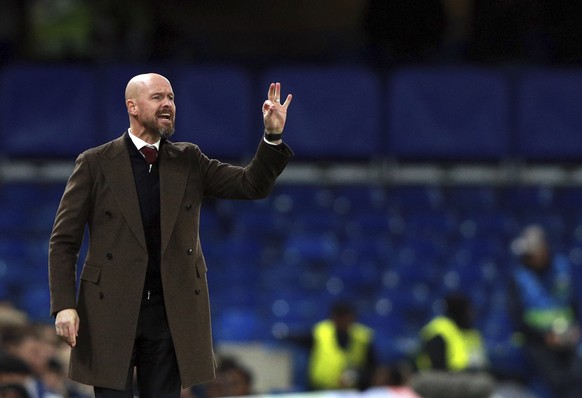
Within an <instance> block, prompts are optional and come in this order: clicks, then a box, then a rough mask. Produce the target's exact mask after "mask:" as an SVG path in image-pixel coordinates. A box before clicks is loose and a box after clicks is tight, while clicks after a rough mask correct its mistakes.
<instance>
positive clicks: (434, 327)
mask: <svg viewBox="0 0 582 398" xmlns="http://www.w3.org/2000/svg"><path fill="white" fill-rule="evenodd" d="M445 302H446V313H445V314H444V315H440V316H437V317H435V318H433V319H432V320H431V321H430V322H429V323H428V324H427V325H426V326H424V327H423V328H422V330H421V332H420V337H421V341H422V350H421V353H420V355H419V357H418V360H417V365H418V368H419V369H420V370H427V369H432V370H444V371H454V372H458V371H465V370H484V369H485V368H486V367H487V355H486V352H485V347H484V344H483V339H482V337H481V333H480V332H479V331H478V330H477V329H474V328H473V326H472V324H473V322H472V306H471V303H470V301H469V300H468V299H467V298H466V297H465V296H463V295H450V296H448V297H446V298H445Z"/></svg>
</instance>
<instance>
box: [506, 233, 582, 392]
mask: <svg viewBox="0 0 582 398" xmlns="http://www.w3.org/2000/svg"><path fill="white" fill-rule="evenodd" d="M512 251H513V253H514V254H515V255H516V256H517V259H518V262H519V264H517V265H516V267H515V269H514V271H513V278H512V281H511V284H510V297H509V300H508V303H509V305H510V313H511V314H512V316H513V319H514V322H515V323H516V326H517V330H518V331H519V332H520V333H521V335H522V336H523V343H524V345H523V350H524V354H525V357H526V359H527V360H528V365H529V366H530V367H531V370H532V371H533V372H534V373H535V375H536V379H537V380H541V381H543V382H545V383H546V384H547V387H548V388H549V390H550V394H551V395H550V396H551V397H560V398H566V397H579V396H580V392H581V391H582V367H581V361H580V357H579V355H578V353H577V347H578V346H579V343H580V324H579V313H578V308H577V307H578V306H577V304H576V295H575V293H576V292H577V287H576V278H575V277H574V276H573V274H572V269H571V264H570V263H569V261H568V259H567V257H565V256H563V255H561V254H560V253H553V252H552V250H551V248H550V247H549V243H548V239H547V237H546V233H545V231H544V229H543V228H542V227H540V226H538V225H529V226H527V227H525V228H524V229H523V231H522V233H521V235H520V236H519V237H518V238H517V239H515V240H514V241H513V243H512Z"/></svg>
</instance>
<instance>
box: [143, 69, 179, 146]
mask: <svg viewBox="0 0 582 398" xmlns="http://www.w3.org/2000/svg"><path fill="white" fill-rule="evenodd" d="M135 104H136V110H137V113H136V118H137V121H138V123H140V124H141V125H142V126H143V127H144V128H145V129H146V130H149V131H150V132H152V133H155V134H158V135H159V136H160V137H162V138H168V137H170V136H171V135H172V134H174V128H175V122H176V104H175V103H174V92H173V90H172V86H171V85H170V83H169V82H168V81H167V80H166V79H164V78H162V77H159V76H153V77H151V78H150V79H149V80H148V81H146V82H145V83H144V84H143V85H142V86H141V87H140V90H139V92H138V95H137V98H135Z"/></svg>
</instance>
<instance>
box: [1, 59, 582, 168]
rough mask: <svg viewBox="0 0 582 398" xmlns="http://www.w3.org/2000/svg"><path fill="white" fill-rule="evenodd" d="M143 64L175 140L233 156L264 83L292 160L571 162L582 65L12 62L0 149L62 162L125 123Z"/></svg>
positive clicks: (258, 129) (6, 72)
mask: <svg viewBox="0 0 582 398" xmlns="http://www.w3.org/2000/svg"><path fill="white" fill-rule="evenodd" d="M151 69H155V70H156V71H159V72H160V73H162V74H164V75H166V76H167V77H168V78H169V79H170V80H171V82H172V84H173V87H174V91H175V93H176V104H177V125H176V135H175V136H174V137H173V139H174V140H175V141H191V142H195V143H197V144H199V145H200V147H201V148H202V149H203V151H204V152H205V153H207V154H208V155H209V156H213V157H221V158H227V159H244V158H246V157H248V156H249V155H251V154H252V153H253V151H254V149H255V147H256V144H257V142H258V141H259V139H260V137H261V134H262V117H261V105H262V101H263V100H264V99H266V92H267V87H268V84H269V83H270V82H272V81H280V82H282V87H283V95H284V96H285V95H286V93H288V92H291V93H293V94H294V100H293V102H292V105H291V108H290V111H289V119H288V122H287V128H286V133H287V134H286V135H285V140H286V141H287V142H288V143H289V144H290V145H291V146H292V147H293V148H294V150H295V152H296V155H297V157H298V158H300V159H338V160H346V159H350V160H351V159H368V158H377V157H383V156H390V157H397V158H401V159H412V160H416V159H422V160H426V159H436V160H460V161H465V160H469V161H472V160H497V159H502V158H506V157H508V156H513V157H520V158H525V159H532V160H555V161H567V160H576V159H577V158H578V154H579V153H580V152H581V151H582V141H581V140H579V139H578V137H579V135H580V133H581V131H580V130H581V129H582V127H581V126H582V119H581V118H582V116H581V115H582V114H581V113H580V112H578V109H577V107H576V105H575V104H576V103H577V99H578V98H580V96H582V71H563V70H551V69H543V70H541V69H536V70H529V69H524V70H521V71H519V72H518V73H515V72H507V71H504V70H501V69H484V68H473V67H462V68H461V67H422V68H418V67H417V68H404V69H400V70H396V71H391V72H388V71H386V72H383V71H375V70H370V69H368V68H365V67H362V66H331V67H323V66H296V67H291V66H281V67H272V68H269V69H266V70H263V71H262V72H261V73H255V72H256V71H250V70H247V69H244V68H241V67H237V66H232V65H214V66H183V65H182V66H173V65H161V66H156V67H154V66H152V65H106V66H71V65H61V66H56V65H51V66H46V65H43V66H41V65H12V66H8V67H5V68H4V69H2V70H0V104H1V107H0V138H1V139H2V141H3V143H4V145H3V146H2V149H0V156H7V157H10V158H28V157H33V158H48V159H52V158H63V157H65V158H69V157H73V156H75V155H77V154H78V153H79V152H81V151H82V150H84V149H87V148H89V147H92V146H95V145H97V144H100V143H103V142H105V141H107V140H109V139H112V138H114V137H117V136H119V135H120V134H121V133H122V132H123V131H124V130H125V129H126V128H127V127H128V116H127V112H126V109H125V104H124V91H125V85H126V84H127V82H128V80H129V79H130V78H131V77H132V76H134V75H136V74H138V73H142V72H145V71H150V70H151Z"/></svg>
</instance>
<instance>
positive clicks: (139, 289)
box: [49, 73, 292, 398]
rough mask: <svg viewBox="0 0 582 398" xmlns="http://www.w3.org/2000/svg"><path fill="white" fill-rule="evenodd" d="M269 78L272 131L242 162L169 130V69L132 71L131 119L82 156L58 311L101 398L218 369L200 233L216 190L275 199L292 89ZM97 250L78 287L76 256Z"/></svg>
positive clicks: (68, 206)
mask: <svg viewBox="0 0 582 398" xmlns="http://www.w3.org/2000/svg"><path fill="white" fill-rule="evenodd" d="M280 94H281V86H280V84H279V83H272V84H271V85H270V86H269V90H268V94H267V100H266V101H265V102H264V104H263V119H264V125H265V134H264V137H263V139H262V140H261V142H260V144H259V146H258V149H257V152H256V154H255V156H254V158H253V159H252V160H251V162H250V163H249V164H248V165H247V166H246V167H237V166H233V165H229V164H226V163H222V162H220V161H218V160H213V159H209V158H207V157H206V156H205V155H204V154H203V153H202V152H201V151H200V149H199V148H198V147H197V146H196V145H193V144H190V143H180V142H171V141H169V140H168V137H170V136H171V135H172V134H173V132H174V122H175V116H176V106H175V103H174V93H173V90H172V86H171V84H170V82H169V81H168V80H167V79H166V78H165V77H163V76H161V75H158V74H153V73H150V74H144V75H138V76H135V77H134V78H132V79H131V80H130V81H129V83H128V85H127V88H126V92H125V102H126V106H127V111H128V113H129V121H130V128H129V130H128V131H126V132H125V133H124V134H123V135H122V136H121V137H119V138H117V139H115V140H113V141H111V142H108V143H106V144H104V145H101V146H99V147H96V148H92V149H89V150H87V151H85V152H83V153H82V154H81V155H80V156H79V157H78V158H77V160H76V164H75V168H74V170H73V173H72V174H71V176H70V178H69V180H68V182H67V186H66V188H65V192H64V194H63V197H62V199H61V203H60V206H59V209H58V211H57V214H56V218H55V223H54V226H53V231H52V234H51V237H50V245H49V283H50V291H51V303H50V305H51V314H53V315H54V316H55V317H56V320H55V327H56V332H57V334H58V335H59V336H62V338H63V339H64V340H65V341H66V342H67V343H68V344H69V345H70V346H71V347H72V351H71V365H70V370H69V375H70V377H71V378H72V379H73V380H76V381H78V382H81V383H84V384H89V385H93V386H94V390H95V396H96V397H97V398H130V397H133V392H132V378H133V371H134V368H135V369H136V374H137V382H138V388H139V394H140V397H142V398H166V397H167V398H178V397H179V395H180V390H181V387H189V386H191V385H194V384H197V383H201V382H204V381H207V380H209V379H212V378H213V377H214V353H213V349H212V337H211V325H210V309H209V299H208V286H207V282H206V270H207V269H206V263H205V261H204V257H203V255H202V250H201V245H200V239H199V234H198V232H199V215H200V206H201V202H202V199H203V198H204V197H207V196H209V197H216V198H229V199H258V198H264V197H265V196H266V195H268V193H269V192H270V190H271V188H272V186H273V184H274V182H275V179H276V178H277V176H278V175H279V174H280V173H281V172H282V171H283V169H284V167H285V165H286V164H287V162H288V161H289V159H290V158H291V157H292V152H291V150H290V149H289V148H288V147H287V146H286V145H285V144H284V143H283V142H282V140H281V134H282V132H283V127H284V126H285V120H286V116H287V108H288V106H289V104H290V103H291V99H292V97H291V95H288V96H287V98H286V100H285V101H284V103H282V104H281V103H280ZM86 227H87V228H88V231H89V234H88V242H89V246H88V251H87V256H86V258H85V262H84V265H83V268H82V272H81V275H80V284H79V288H78V290H77V288H76V262H77V257H78V255H79V249H80V247H81V245H82V242H83V235H84V231H85V228H86Z"/></svg>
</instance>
